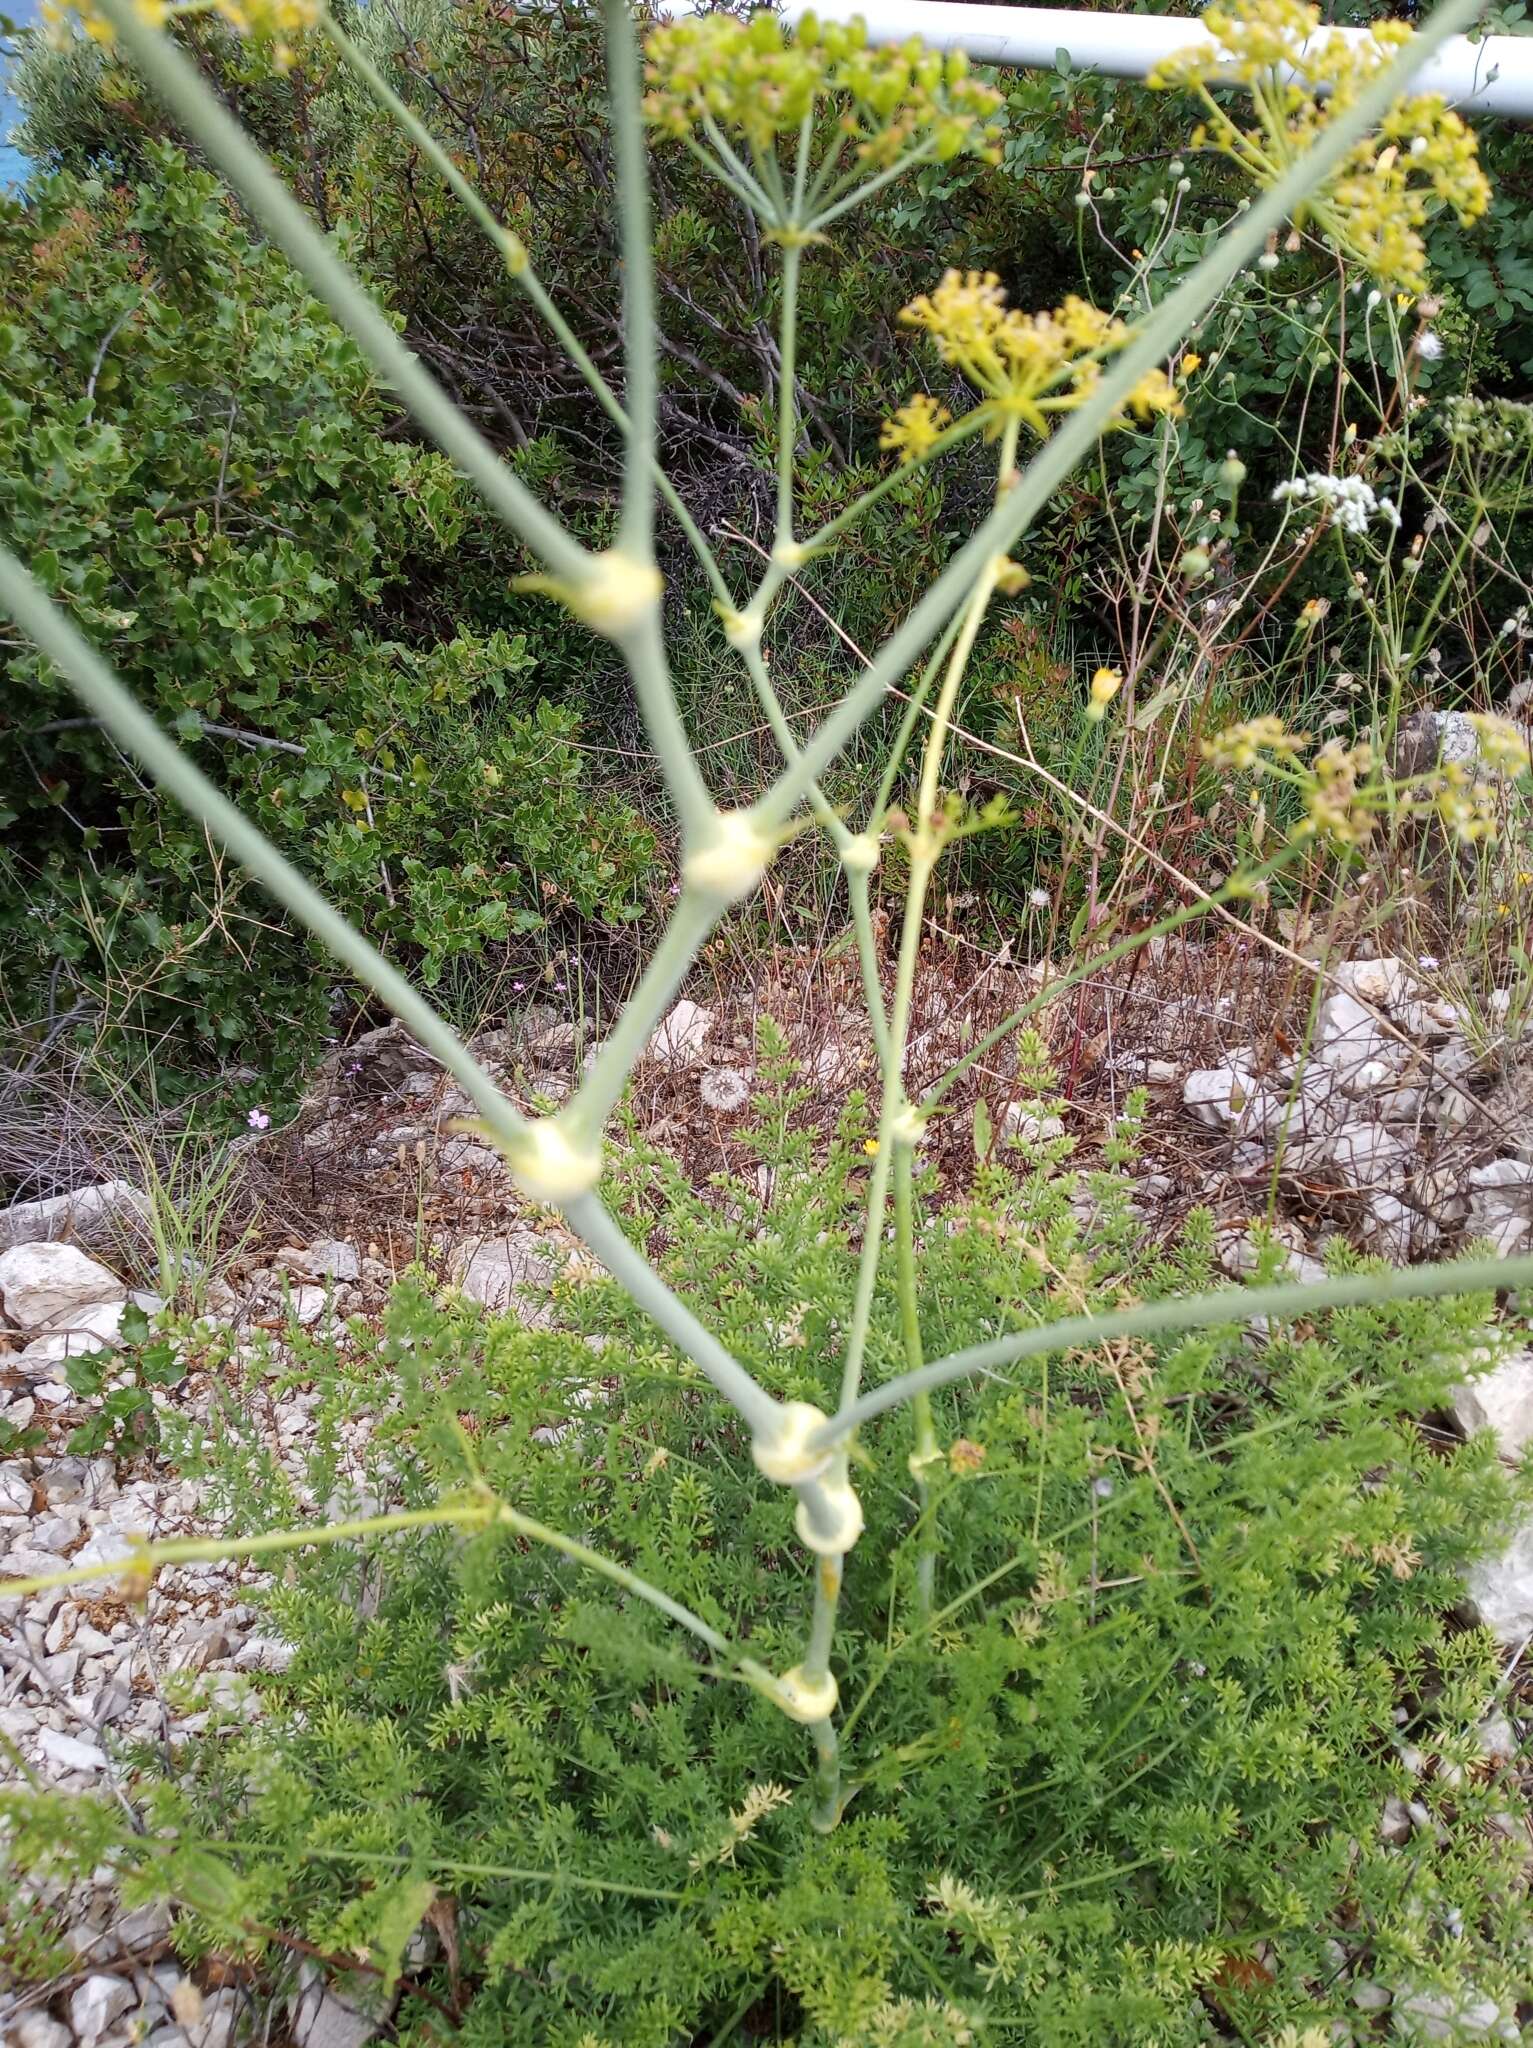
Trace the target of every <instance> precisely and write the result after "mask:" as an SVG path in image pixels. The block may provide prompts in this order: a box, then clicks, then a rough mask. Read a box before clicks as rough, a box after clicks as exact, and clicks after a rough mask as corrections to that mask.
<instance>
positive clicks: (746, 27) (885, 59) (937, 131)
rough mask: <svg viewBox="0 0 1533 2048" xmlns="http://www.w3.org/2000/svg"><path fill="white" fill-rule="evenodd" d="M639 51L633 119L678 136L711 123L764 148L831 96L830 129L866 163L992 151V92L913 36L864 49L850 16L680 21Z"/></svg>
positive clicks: (995, 97) (859, 24)
mask: <svg viewBox="0 0 1533 2048" xmlns="http://www.w3.org/2000/svg"><path fill="white" fill-rule="evenodd" d="M644 52H645V59H646V62H645V79H646V82H647V84H648V86H649V92H648V95H647V96H646V98H645V101H644V112H645V115H646V117H647V118H648V119H649V120H650V121H651V122H652V123H653V124H654V125H655V126H656V127H657V128H659V129H661V130H663V131H664V132H665V133H666V134H668V135H673V136H675V138H676V139H677V140H678V141H682V140H684V139H687V138H689V137H690V136H691V133H692V130H693V129H694V128H698V127H703V128H706V127H707V125H708V124H709V123H714V124H716V125H717V126H718V127H719V128H722V129H723V130H724V131H725V132H726V133H728V132H730V131H733V133H734V134H735V135H737V136H743V137H744V138H745V141H746V142H747V143H748V144H749V146H750V148H751V150H752V151H753V152H755V153H756V154H758V155H764V154H766V152H767V151H769V150H771V149H775V147H776V144H777V139H778V137H779V136H794V137H796V136H797V134H798V132H799V128H800V125H801V124H802V123H803V121H804V120H805V118H806V117H807V116H809V115H811V114H813V113H814V112H815V111H816V110H817V109H818V108H819V107H820V106H821V105H822V104H823V103H824V102H825V101H827V100H830V99H836V100H839V101H840V102H841V106H840V109H839V113H840V120H839V126H840V129H841V133H842V135H843V136H844V137H845V138H846V139H847V140H849V141H850V142H851V143H852V144H853V146H854V150H855V153H856V156H857V158H858V160H859V161H860V162H863V163H866V164H868V165H869V166H870V167H871V168H874V169H879V168H882V167H883V166H885V165H888V164H892V163H894V162H896V161H897V160H898V158H900V157H901V156H903V155H904V154H905V153H906V152H907V151H909V150H911V149H915V148H918V147H920V146H921V145H922V144H923V143H924V144H927V145H929V147H928V148H927V150H926V151H925V153H926V154H929V155H931V156H933V157H935V158H937V160H938V161H939V162H945V161H946V160H947V159H949V158H951V157H955V156H958V155H960V154H962V153H965V152H968V153H970V154H973V155H978V156H983V157H985V158H987V159H988V160H990V161H994V160H995V158H996V156H997V154H998V152H997V150H996V138H997V135H998V133H999V130H998V128H997V126H996V122H995V116H996V114H997V113H998V111H999V110H1000V107H1001V104H1002V101H1001V95H1000V94H999V93H998V92H997V91H996V90H995V89H994V87H993V86H988V85H984V84H982V83H981V82H980V81H979V80H978V79H976V78H971V77H970V76H969V63H968V59H967V57H966V56H965V55H964V54H963V52H962V51H961V50H950V51H947V52H946V53H944V52H942V51H940V50H929V49H927V47H926V46H925V44H924V43H922V42H920V41H918V40H914V39H913V40H911V41H910V42H907V43H901V44H899V45H898V46H894V45H890V46H886V47H884V48H881V49H872V48H870V47H869V45H868V27H867V23H866V22H865V21H863V20H862V19H861V18H860V17H859V18H858V19H855V20H853V21H850V22H845V23H841V22H823V23H822V22H819V21H817V20H816V19H815V17H814V16H813V15H812V14H806V15H805V16H804V17H803V19H802V20H801V21H800V22H799V24H798V30H797V33H796V34H794V33H792V32H791V31H790V30H788V29H787V28H786V27H785V26H784V24H783V23H781V22H780V21H778V19H777V18H776V16H775V15H772V14H756V15H752V17H751V19H750V20H749V21H740V20H738V19H737V18H736V17H735V16H734V15H732V14H705V15H696V16H688V17H686V18H685V19H683V20H681V21H676V22H671V23H668V24H667V25H666V26H664V27H662V28H657V29H655V30H654V31H653V33H652V34H651V35H650V37H649V39H648V41H647V42H646V44H645V46H644Z"/></svg>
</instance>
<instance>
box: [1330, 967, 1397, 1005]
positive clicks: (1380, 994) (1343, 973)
mask: <svg viewBox="0 0 1533 2048" xmlns="http://www.w3.org/2000/svg"><path fill="white" fill-rule="evenodd" d="M1330 986H1331V987H1333V988H1341V989H1344V990H1345V991H1346V993H1347V994H1348V995H1350V996H1355V997H1356V998H1357V999H1358V1000H1359V1001H1360V1002H1364V1003H1372V1004H1373V1005H1374V1007H1375V1008H1376V1009H1380V1010H1390V1009H1394V1008H1395V1006H1396V1005H1397V1004H1400V1003H1404V1002H1409V1000H1410V998H1411V997H1412V996H1413V995H1414V994H1415V993H1416V980H1415V976H1414V975H1413V974H1412V973H1411V972H1410V969H1409V968H1408V967H1407V966H1406V964H1405V962H1404V961H1403V960H1394V959H1390V960H1343V961H1341V962H1340V963H1339V964H1338V965H1337V966H1335V967H1333V968H1332V969H1331V970H1330Z"/></svg>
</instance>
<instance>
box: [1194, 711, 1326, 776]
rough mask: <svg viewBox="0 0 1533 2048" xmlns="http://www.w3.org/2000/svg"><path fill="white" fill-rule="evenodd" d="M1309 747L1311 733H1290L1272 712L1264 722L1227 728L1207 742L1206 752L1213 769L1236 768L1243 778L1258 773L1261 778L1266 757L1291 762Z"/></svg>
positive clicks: (1259, 719) (1204, 753) (1250, 722)
mask: <svg viewBox="0 0 1533 2048" xmlns="http://www.w3.org/2000/svg"><path fill="white" fill-rule="evenodd" d="M1308 744H1309V734H1308V733H1307V732H1289V731H1288V730H1287V728H1286V727H1285V726H1284V724H1283V721H1282V719H1281V718H1277V717H1275V716H1274V715H1273V714H1272V713H1271V712H1268V713H1267V714H1266V715H1265V716H1264V717H1261V718H1248V719H1246V720H1245V722H1244V723H1243V724H1241V725H1230V726H1226V727H1225V729H1224V731H1223V732H1220V733H1215V735H1214V737H1213V738H1212V739H1211V740H1204V742H1203V749H1202V751H1203V758H1204V760H1205V761H1207V762H1208V763H1209V765H1210V766H1211V767H1214V768H1233V769H1235V770H1237V771H1238V772H1239V773H1241V774H1245V773H1247V772H1249V771H1251V770H1254V771H1255V772H1256V773H1257V774H1258V775H1259V774H1260V773H1261V772H1262V765H1263V764H1262V759H1261V757H1262V755H1263V754H1276V755H1277V756H1278V757H1279V758H1280V759H1286V760H1291V759H1292V758H1293V756H1294V755H1295V754H1297V753H1298V751H1299V749H1300V748H1301V747H1306V746H1308Z"/></svg>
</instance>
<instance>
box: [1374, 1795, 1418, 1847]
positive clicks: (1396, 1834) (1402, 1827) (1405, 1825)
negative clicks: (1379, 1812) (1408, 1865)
mask: <svg viewBox="0 0 1533 2048" xmlns="http://www.w3.org/2000/svg"><path fill="white" fill-rule="evenodd" d="M1411 1827H1412V1822H1411V1815H1410V1808H1409V1807H1408V1806H1407V1805H1406V1803H1405V1801H1404V1800H1403V1799H1396V1798H1395V1797H1394V1796H1393V1795H1392V1794H1391V1796H1390V1797H1389V1798H1388V1799H1386V1800H1385V1801H1384V1812H1383V1816H1382V1818H1381V1819H1380V1821H1379V1839H1380V1841H1383V1842H1387V1843H1388V1844H1389V1845H1390V1847H1391V1848H1395V1849H1397V1848H1399V1846H1400V1844H1401V1843H1402V1842H1408V1841H1409V1840H1410V1838H1411Z"/></svg>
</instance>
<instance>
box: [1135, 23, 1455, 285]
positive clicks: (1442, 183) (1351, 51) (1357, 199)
mask: <svg viewBox="0 0 1533 2048" xmlns="http://www.w3.org/2000/svg"><path fill="white" fill-rule="evenodd" d="M1202 26H1203V27H1204V28H1205V29H1206V30H1207V31H1208V34H1209V36H1210V37H1211V38H1212V42H1211V43H1210V42H1204V43H1199V44H1195V45H1194V46H1193V47H1191V48H1189V49H1186V50H1179V51H1177V52H1175V53H1174V54H1173V55H1172V56H1170V57H1167V58H1166V59H1165V61H1164V62H1163V63H1161V64H1158V65H1157V66H1156V67H1155V69H1154V70H1153V71H1152V72H1151V73H1150V77H1149V81H1148V82H1149V83H1150V84H1151V85H1152V86H1163V87H1164V86H1187V87H1190V88H1191V89H1192V90H1193V91H1195V92H1196V93H1197V95H1198V97H1199V99H1200V100H1201V101H1202V102H1203V105H1204V107H1205V109H1206V111H1207V115H1208V125H1207V129H1206V130H1205V129H1201V128H1200V129H1199V130H1198V131H1197V132H1196V134H1195V135H1194V136H1193V138H1192V146H1193V147H1194V148H1195V149H1197V148H1200V147H1202V145H1203V144H1204V142H1206V141H1208V140H1212V141H1213V142H1214V143H1215V144H1216V145H1217V147H1218V148H1220V149H1222V150H1223V151H1224V152H1225V154H1226V155H1227V156H1229V157H1231V158H1233V159H1234V161H1235V162H1236V163H1237V164H1239V165H1240V166H1241V168H1242V169H1243V170H1245V171H1247V172H1248V173H1249V174H1250V176H1251V177H1252V179H1253V180H1254V182H1255V183H1256V184H1258V185H1261V186H1268V185H1273V184H1276V182H1277V180H1278V179H1279V178H1280V177H1281V176H1282V174H1283V173H1284V171H1286V170H1287V169H1288V167H1289V166H1290V165H1291V164H1292V163H1293V162H1294V161H1295V160H1296V159H1297V158H1298V157H1300V156H1301V155H1302V154H1303V153H1304V151H1305V150H1306V149H1307V148H1308V147H1309V145H1310V144H1311V142H1313V141H1314V139H1315V137H1316V136H1317V135H1318V134H1319V132H1320V130H1321V129H1322V128H1324V127H1325V125H1326V124H1327V122H1329V121H1331V120H1332V119H1333V118H1334V117H1335V116H1336V115H1337V114H1339V113H1341V112H1343V111H1344V110H1345V109H1346V108H1348V107H1350V106H1352V105H1354V104H1355V103H1356V101H1357V98H1358V95H1359V94H1360V93H1361V91H1362V90H1363V88H1364V86H1365V85H1366V84H1367V83H1368V81H1369V80H1370V79H1372V78H1373V77H1375V76H1376V75H1377V74H1378V73H1379V72H1380V71H1382V70H1383V69H1384V67H1385V66H1386V65H1387V64H1389V63H1390V62H1391V61H1392V60H1393V59H1394V57H1395V56H1396V54H1397V53H1398V52H1399V50H1400V49H1401V47H1402V46H1403V45H1404V44H1405V43H1407V42H1409V41H1410V38H1411V34H1412V31H1411V30H1410V29H1409V28H1407V27H1406V26H1405V24H1404V23H1403V22H1398V21H1382V22H1375V23H1374V24H1373V25H1372V27H1371V28H1370V29H1369V30H1368V32H1367V34H1366V35H1363V36H1360V37H1358V38H1357V39H1356V40H1350V39H1349V38H1348V37H1346V36H1343V35H1341V34H1340V33H1339V32H1338V31H1336V30H1334V29H1326V30H1321V28H1320V10H1319V8H1318V7H1314V6H1306V5H1304V4H1302V0H1233V4H1231V5H1226V6H1220V7H1210V8H1209V9H1208V11H1207V13H1206V14H1204V16H1203V19H1202ZM1231 80H1233V81H1235V82H1237V83H1239V84H1241V85H1243V86H1245V87H1246V89H1247V90H1248V91H1249V93H1250V96H1251V106H1252V111H1253V113H1254V114H1255V116H1256V125H1255V127H1254V128H1249V129H1243V128H1241V127H1239V126H1238V125H1237V124H1236V122H1235V121H1233V120H1232V119H1231V118H1230V116H1229V114H1228V113H1227V112H1226V111H1225V109H1224V108H1223V107H1222V106H1221V105H1220V104H1219V102H1218V101H1217V100H1215V98H1214V97H1213V94H1212V93H1211V92H1210V90H1209V87H1210V85H1212V84H1214V83H1215V82H1216V81H1217V82H1219V83H1228V82H1230V81H1231ZM1490 196H1491V195H1490V184H1489V181H1488V180H1487V178H1486V176H1485V173H1484V171H1482V170H1481V168H1480V163H1479V157H1478V153H1477V144H1476V141H1475V136H1474V131H1473V129H1471V128H1470V127H1468V126H1467V124H1466V123H1465V122H1464V121H1463V120H1462V119H1461V118H1460V117H1459V116H1458V115H1457V114H1456V113H1454V112H1453V110H1452V108H1451V107H1449V105H1448V103H1447V101H1446V100H1445V99H1444V98H1443V97H1442V95H1441V94H1440V93H1416V94H1413V95H1411V97H1409V98H1407V99H1399V100H1396V101H1395V102H1394V104H1393V105H1392V106H1391V107H1390V109H1389V112H1388V113H1387V114H1386V115H1385V117H1384V119H1383V120H1382V121H1381V122H1380V124H1379V127H1378V129H1377V130H1376V132H1375V133H1374V134H1372V135H1370V136H1365V137H1364V138H1363V140H1362V141H1361V142H1359V143H1358V144H1357V145H1356V147H1355V148H1354V149H1353V150H1352V151H1351V152H1350V154H1349V155H1348V156H1347V157H1346V158H1345V159H1344V160H1343V162H1342V163H1341V165H1340V166H1339V167H1338V168H1337V169H1336V170H1335V171H1333V172H1332V173H1331V175H1330V177H1329V178H1328V179H1327V180H1326V181H1325V182H1324V183H1323V184H1321V185H1319V186H1318V187H1317V188H1316V189H1315V190H1314V191H1313V192H1312V193H1311V194H1310V196H1309V198H1308V200H1307V201H1306V202H1305V206H1304V208H1303V209H1302V211H1301V213H1300V214H1299V215H1296V221H1297V222H1298V224H1300V225H1302V222H1303V218H1304V217H1305V216H1309V217H1312V218H1313V219H1314V220H1315V221H1316V222H1317V223H1318V225H1319V226H1320V227H1321V228H1322V229H1323V230H1324V232H1325V233H1326V235H1328V236H1329V238H1330V240H1331V241H1332V242H1333V243H1334V244H1335V246H1336V247H1337V249H1339V250H1340V251H1341V252H1342V254H1343V255H1347V256H1351V257H1352V258H1353V259H1354V261H1356V262H1358V263H1360V264H1361V265H1362V266H1363V268H1364V269H1366V270H1367V271H1369V272H1370V273H1371V274H1372V275H1373V276H1374V277H1375V278H1376V279H1377V280H1378V282H1379V284H1380V285H1382V286H1384V287H1386V288H1387V289H1392V290H1398V291H1402V292H1406V293H1409V294H1411V295H1413V296H1414V295H1415V294H1417V293H1419V292H1421V291H1422V290H1424V289H1425V286H1426V282H1427V260H1426V245H1425V243H1424V242H1423V240H1422V229H1423V228H1424V227H1425V226H1426V224H1427V222H1428V221H1429V220H1430V218H1431V216H1432V214H1433V213H1434V212H1436V211H1437V209H1438V208H1439V207H1443V206H1447V207H1451V209H1452V210H1453V212H1454V213H1455V214H1457V216H1458V218H1459V220H1460V221H1461V222H1462V223H1463V224H1464V225H1465V226H1466V227H1467V226H1468V225H1469V223H1470V222H1472V221H1475V220H1478V219H1479V218H1480V216H1481V215H1482V214H1483V213H1484V212H1485V211H1486V209H1487V207H1488V206H1489V205H1490Z"/></svg>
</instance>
